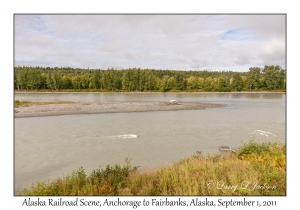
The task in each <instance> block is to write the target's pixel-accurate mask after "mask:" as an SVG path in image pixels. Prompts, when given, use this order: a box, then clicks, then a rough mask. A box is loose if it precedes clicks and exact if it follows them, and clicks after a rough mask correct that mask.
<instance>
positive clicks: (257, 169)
mask: <svg viewBox="0 0 300 210" xmlns="http://www.w3.org/2000/svg"><path fill="white" fill-rule="evenodd" d="M285 151H286V150H285V145H282V144H280V143H276V142H272V143H270V142H267V143H257V142H254V141H250V142H249V143H247V144H245V145H243V146H242V147H241V148H239V149H238V150H237V151H236V152H235V153H230V154H227V155H226V156H224V157H223V156H220V155H213V156H206V157H203V156H196V155H195V156H192V157H189V158H185V159H183V160H181V161H180V162H178V163H174V164H172V165H169V166H166V167H162V168H159V169H157V170H150V171H138V170H137V169H136V167H131V166H130V164H129V161H128V160H127V161H126V164H125V165H124V166H120V165H115V166H114V167H111V166H109V165H108V166H107V167H106V168H105V169H97V170H94V171H93V172H92V173H91V174H90V175H89V176H87V175H86V173H85V171H84V169H83V168H79V169H78V170H77V171H74V172H73V173H72V175H71V176H66V177H64V178H58V179H56V180H54V181H52V182H48V183H45V182H37V183H36V184H35V185H33V186H32V187H31V188H29V189H24V190H22V191H21V192H19V195H39V196H41V195H53V196H54V195H59V196H63V195H118V196H121V195H156V196H160V195H206V196H207V195H219V196H220V195H286V154H285Z"/></svg>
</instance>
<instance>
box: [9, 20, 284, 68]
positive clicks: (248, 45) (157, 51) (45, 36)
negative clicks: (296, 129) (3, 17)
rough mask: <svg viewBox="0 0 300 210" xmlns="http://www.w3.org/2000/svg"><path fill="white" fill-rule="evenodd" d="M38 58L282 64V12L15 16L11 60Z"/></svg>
mask: <svg viewBox="0 0 300 210" xmlns="http://www.w3.org/2000/svg"><path fill="white" fill-rule="evenodd" d="M229 33H230V36H227V37H228V38H226V36H225V35H226V34H229ZM224 38H225V39H224ZM43 63H44V64H45V65H48V66H57V65H61V66H66V65H67V66H71V67H81V68H87V67H89V68H102V69H106V68H110V67H113V68H128V67H141V68H154V69H182V70H190V69H192V70H193V69H199V70H201V69H212V70H244V71H246V70H247V69H248V68H249V67H251V66H263V65H266V64H274V65H281V66H282V67H285V16H284V15H208V16H207V15H16V16H15V64H16V65H28V64H30V65H31V66H35V65H41V64H43Z"/></svg>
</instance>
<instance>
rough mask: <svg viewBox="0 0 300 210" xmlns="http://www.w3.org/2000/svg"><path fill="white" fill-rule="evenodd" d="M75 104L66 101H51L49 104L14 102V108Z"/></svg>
mask: <svg viewBox="0 0 300 210" xmlns="http://www.w3.org/2000/svg"><path fill="white" fill-rule="evenodd" d="M72 103H75V102H68V101H56V102H55V101H51V102H30V101H19V100H15V101H14V106H15V108H18V107H21V106H33V105H47V104H72Z"/></svg>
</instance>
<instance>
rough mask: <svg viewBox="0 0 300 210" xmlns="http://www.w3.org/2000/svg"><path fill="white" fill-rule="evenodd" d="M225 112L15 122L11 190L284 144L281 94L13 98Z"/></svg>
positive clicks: (33, 95)
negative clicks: (259, 144)
mask: <svg viewBox="0 0 300 210" xmlns="http://www.w3.org/2000/svg"><path fill="white" fill-rule="evenodd" d="M170 99H175V100H177V101H178V102H203V103H218V104H225V105H226V106H225V107H223V108H213V109H204V110H189V111H187V110H185V111H157V112H135V113H109V114H84V115H63V116H48V117H30V118H16V119H15V120H14V127H15V129H14V131H15V135H14V150H15V151H14V181H15V189H20V188H22V187H28V186H29V185H30V184H32V183H34V182H35V181H37V180H41V181H47V180H49V179H50V180H52V179H55V178H57V177H58V176H63V175H68V174H71V173H72V171H73V170H76V169H77V168H78V167H80V166H82V167H83V168H84V169H85V170H86V172H87V174H89V173H90V172H91V171H92V170H93V169H96V168H98V167H105V166H106V165H107V164H110V165H114V164H116V163H118V164H121V165H123V164H125V158H126V157H127V158H129V159H130V160H131V164H132V165H133V166H141V168H146V169H147V168H155V167H158V166H164V165H166V164H170V163H173V162H175V161H178V160H180V159H182V158H184V157H188V156H192V155H194V154H195V153H196V151H197V150H201V151H202V152H203V154H214V153H218V146H220V145H228V146H230V147H232V148H237V147H239V146H241V145H242V144H243V143H246V142H248V141H249V140H250V139H251V138H254V139H255V140H257V141H266V140H271V141H273V140H276V141H280V142H285V141H286V95H285V93H16V94H15V100H20V101H24V100H25V101H75V102H82V101H88V102H95V101H169V100H170Z"/></svg>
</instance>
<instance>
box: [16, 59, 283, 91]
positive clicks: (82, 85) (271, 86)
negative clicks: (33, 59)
mask: <svg viewBox="0 0 300 210" xmlns="http://www.w3.org/2000/svg"><path fill="white" fill-rule="evenodd" d="M14 89H15V90H50V91H54V90H56V91H58V90H74V91H79V90H88V89H89V90H93V91H159V92H167V91H218V92H227V91H254V90H255V91H256V90H282V91H285V90H286V70H285V69H283V68H282V67H280V66H278V65H277V66H274V65H271V66H267V65H266V66H264V67H263V68H260V67H251V68H249V71H248V72H233V71H207V70H203V71H179V70H154V69H140V68H129V69H125V70H117V69H113V68H110V69H107V70H101V69H79V68H70V67H60V68H59V67H39V66H37V67H30V66H22V67H21V66H18V67H15V68H14Z"/></svg>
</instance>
